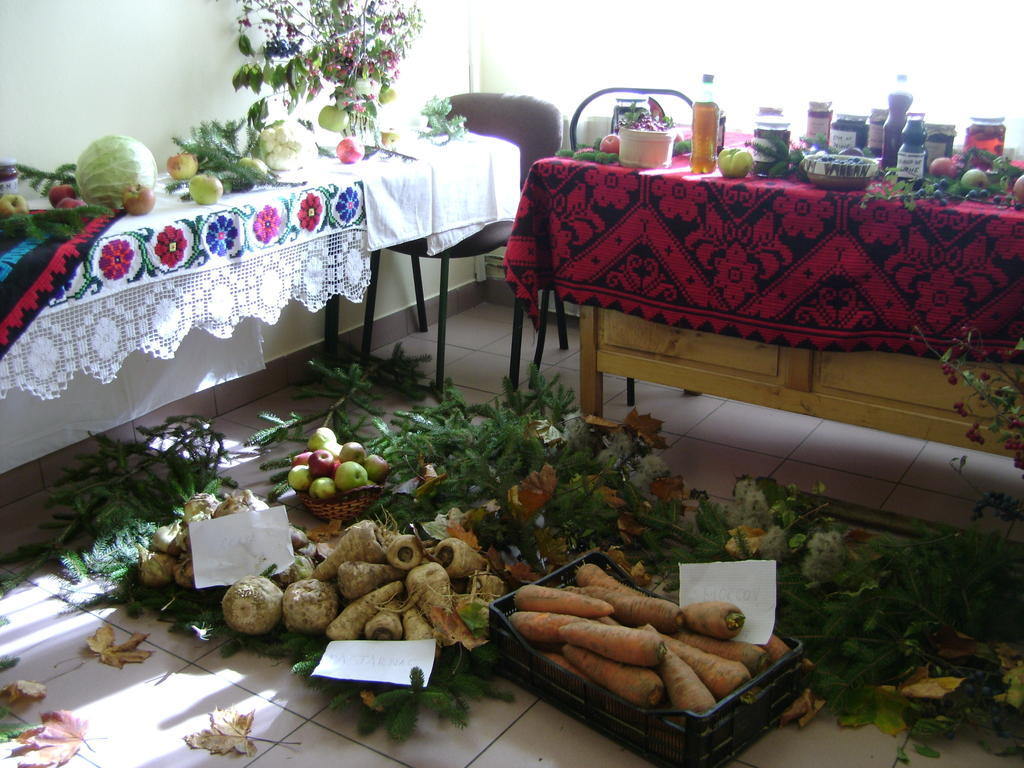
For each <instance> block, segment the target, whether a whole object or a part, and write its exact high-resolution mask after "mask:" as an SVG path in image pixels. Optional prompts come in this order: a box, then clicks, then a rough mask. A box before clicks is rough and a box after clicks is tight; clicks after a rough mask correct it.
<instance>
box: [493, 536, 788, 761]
mask: <svg viewBox="0 0 1024 768" xmlns="http://www.w3.org/2000/svg"><path fill="white" fill-rule="evenodd" d="M584 563H593V564H594V565H598V566H600V567H601V568H603V569H604V570H605V571H607V572H608V573H609V574H611V575H612V576H614V577H615V578H617V579H618V580H619V581H621V582H623V583H625V584H629V585H630V586H632V587H634V588H636V587H635V585H634V584H633V583H632V582H631V581H630V579H629V577H628V576H627V575H626V573H625V572H624V571H623V570H622V569H621V568H619V567H618V566H617V565H616V564H615V563H614V562H613V561H612V560H611V558H609V557H608V556H607V555H604V554H601V553H600V552H593V553H591V554H588V555H584V556H583V557H581V558H579V559H578V560H576V561H574V562H572V563H569V564H568V565H566V566H563V567H562V568H559V569H558V570H557V571H553V572H552V573H550V574H548V575H547V576H545V577H544V578H542V579H540V580H538V581H537V582H536V583H537V584H542V585H544V586H559V587H564V586H569V585H573V584H575V583H576V571H577V569H578V568H579V567H580V566H581V565H583V564H584ZM640 591H641V592H645V593H646V594H648V595H651V596H652V597H660V595H655V594H654V593H652V592H648V591H647V590H643V589H641V590H640ZM515 612H516V607H515V593H511V594H508V595H505V596H504V597H500V598H498V599H497V600H495V601H494V602H493V603H491V607H490V616H491V622H490V633H491V640H492V642H495V643H497V644H498V648H499V649H500V651H501V661H500V663H499V667H498V671H499V673H501V674H502V675H504V676H505V677H508V678H509V679H511V680H513V681H515V682H516V683H518V684H520V685H522V686H523V687H524V688H526V689H527V690H529V691H531V692H533V693H535V694H537V695H538V696H540V697H541V698H543V699H544V700H545V701H548V702H550V703H551V704H554V705H555V706H557V707H558V708H559V709H561V710H562V711H563V712H566V713H568V714H570V715H572V716H573V717H575V718H576V719H577V720H580V721H582V722H583V723H585V724H587V725H589V726H590V727H592V728H594V729H596V730H598V731H600V732H601V733H602V734H604V735H605V736H608V737H609V738H612V739H614V740H615V741H617V742H619V743H620V744H622V745H623V746H625V747H628V748H629V749H631V750H633V751H634V752H636V753H638V754H639V755H641V756H642V757H644V758H646V759H647V760H650V761H651V762H652V763H654V764H655V765H660V766H665V768H714V767H715V766H719V765H722V764H723V763H725V762H727V761H728V760H729V759H731V758H733V757H735V756H736V755H737V754H738V753H739V752H740V751H742V750H743V749H744V748H745V747H747V746H748V745H749V744H750V743H751V742H753V741H755V740H756V739H757V738H758V737H759V736H760V735H761V733H762V732H763V731H765V730H766V729H768V728H771V727H772V726H773V725H775V724H777V723H778V719H779V716H780V715H781V714H782V713H783V712H784V711H785V710H786V708H787V707H788V706H789V705H790V704H791V703H792V702H793V700H794V699H795V698H796V697H797V696H798V695H799V693H800V691H801V690H802V687H803V684H802V681H801V679H800V670H799V668H800V660H801V658H802V657H803V645H802V644H801V643H800V642H799V641H797V640H790V639H787V638H783V639H784V640H785V642H786V644H787V645H789V647H790V651H789V653H787V654H786V655H785V656H783V657H782V658H781V659H779V660H778V661H777V662H775V663H774V664H773V665H772V666H771V667H769V668H768V669H766V670H764V671H763V672H761V673H760V674H758V675H757V676H756V677H754V678H753V679H752V680H750V681H748V682H747V683H745V684H744V685H743V686H741V687H740V688H738V689H737V690H735V691H733V692H732V693H731V694H729V695H728V696H726V697H725V698H724V699H722V700H721V701H719V702H718V703H717V704H716V705H715V707H714V708H713V709H711V710H709V711H708V712H705V713H703V714H697V713H694V712H689V711H679V710H666V709H657V710H656V709H640V708H638V707H635V706H633V705H632V704H630V703H629V702H627V701H624V700H623V699H621V698H620V697H618V696H616V695H615V694H613V693H611V692H609V691H607V690H605V689H604V688H602V687H600V686H597V685H594V684H593V683H590V682H587V681H586V680H583V679H582V678H581V677H579V676H577V675H575V674H573V673H572V672H569V671H568V670H566V669H564V668H563V667H560V666H559V665H558V664H556V663H554V662H553V661H551V660H550V659H548V658H547V657H545V656H544V655H543V654H541V653H538V652H537V651H535V650H533V649H532V648H531V647H530V646H529V645H528V644H527V643H526V642H525V641H524V640H523V638H522V637H521V636H520V635H519V633H518V632H516V630H515V629H513V627H512V624H511V622H509V620H508V617H509V616H511V615H512V614H513V613H515ZM670 718H671V719H670Z"/></svg>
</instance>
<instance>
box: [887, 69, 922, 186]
mask: <svg viewBox="0 0 1024 768" xmlns="http://www.w3.org/2000/svg"><path fill="white" fill-rule="evenodd" d="M913 103H914V97H913V96H911V95H910V91H908V90H907V76H906V75H896V88H895V89H894V90H893V92H892V93H890V94H889V116H888V117H887V118H886V119H885V125H884V126H882V168H895V167H896V163H897V161H898V159H899V158H898V155H899V151H900V145H901V144H902V143H903V129H904V128H905V127H906V125H907V111H908V110H909V109H910V105H911V104H913Z"/></svg>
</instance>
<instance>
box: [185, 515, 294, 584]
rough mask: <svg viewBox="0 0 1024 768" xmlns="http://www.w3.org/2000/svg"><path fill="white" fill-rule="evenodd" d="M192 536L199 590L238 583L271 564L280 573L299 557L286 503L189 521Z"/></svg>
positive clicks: (193, 562)
mask: <svg viewBox="0 0 1024 768" xmlns="http://www.w3.org/2000/svg"><path fill="white" fill-rule="evenodd" d="M188 538H189V544H190V546H191V548H192V568H193V569H194V571H195V580H196V588H197V589H202V588H203V587H216V586H221V585H224V584H234V583H235V582H236V581H238V580H239V579H244V578H245V577H246V576H255V575H258V574H260V573H263V571H265V570H266V569H267V568H269V567H270V566H271V565H276V566H277V571H275V572H277V573H279V572H280V571H283V570H285V569H286V568H290V567H291V564H292V562H294V560H295V553H294V551H293V550H292V540H291V534H290V533H289V531H288V514H287V513H286V512H285V508H284V507H282V506H278V507H271V508H270V509H258V510H254V511H253V510H247V511H245V512H236V513H235V514H233V515H227V516H226V517H218V518H217V519H215V520H197V521H195V522H193V523H189V526H188Z"/></svg>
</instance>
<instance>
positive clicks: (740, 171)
mask: <svg viewBox="0 0 1024 768" xmlns="http://www.w3.org/2000/svg"><path fill="white" fill-rule="evenodd" d="M718 167H719V169H720V170H721V171H722V175H723V176H725V178H727V179H742V178H743V177H744V176H746V175H747V174H748V173H750V169H751V168H753V167H754V157H753V155H751V154H750V153H749V152H748V151H747V150H745V149H723V150H722V151H721V152H720V153H719V155H718Z"/></svg>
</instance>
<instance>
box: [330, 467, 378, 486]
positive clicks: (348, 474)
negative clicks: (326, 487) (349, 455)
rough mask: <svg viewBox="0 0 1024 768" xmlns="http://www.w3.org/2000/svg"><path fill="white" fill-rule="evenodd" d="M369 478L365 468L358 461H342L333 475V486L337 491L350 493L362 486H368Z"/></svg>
mask: <svg viewBox="0 0 1024 768" xmlns="http://www.w3.org/2000/svg"><path fill="white" fill-rule="evenodd" d="M369 484H370V478H369V476H368V475H367V474H366V468H365V467H363V465H362V464H360V463H359V462H358V461H343V462H341V464H340V465H339V466H338V469H337V471H336V472H335V473H334V485H335V486H336V487H337V489H338V490H339V491H351V490H352V489H353V488H359V487H360V486H363V485H369Z"/></svg>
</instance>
